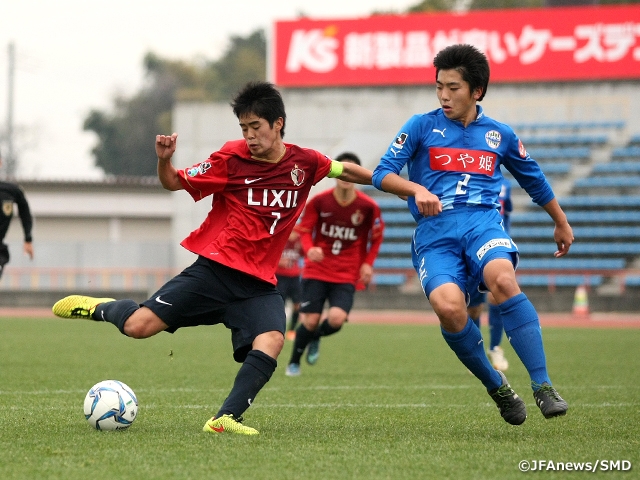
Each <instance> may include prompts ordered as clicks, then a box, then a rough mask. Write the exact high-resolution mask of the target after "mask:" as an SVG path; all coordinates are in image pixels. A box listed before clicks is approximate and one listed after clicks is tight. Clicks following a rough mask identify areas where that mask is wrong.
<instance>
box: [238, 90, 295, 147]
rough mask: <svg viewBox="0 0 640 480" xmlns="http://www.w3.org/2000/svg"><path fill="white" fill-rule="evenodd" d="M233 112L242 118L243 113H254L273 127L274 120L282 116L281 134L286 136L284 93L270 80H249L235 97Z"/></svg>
mask: <svg viewBox="0 0 640 480" xmlns="http://www.w3.org/2000/svg"><path fill="white" fill-rule="evenodd" d="M231 107H232V108H233V113H234V114H235V116H236V117H237V118H238V119H240V117H241V116H243V115H249V114H252V113H253V114H254V115H257V116H258V117H260V118H264V119H265V120H266V121H267V122H269V126H270V127H273V122H275V121H276V120H278V118H280V117H282V128H281V129H280V135H281V136H282V137H283V138H284V126H285V123H286V120H287V114H286V113H285V111H284V102H283V101H282V95H280V92H279V91H278V90H277V89H276V87H275V85H273V84H272V83H269V82H249V83H247V84H246V85H245V86H244V87H243V88H242V89H241V90H240V91H239V92H238V93H237V94H236V96H235V97H234V98H233V100H232V102H231Z"/></svg>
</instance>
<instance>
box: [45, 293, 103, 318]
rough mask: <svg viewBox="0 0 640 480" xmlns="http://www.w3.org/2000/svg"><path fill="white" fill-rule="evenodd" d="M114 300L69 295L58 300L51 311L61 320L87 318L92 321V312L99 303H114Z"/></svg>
mask: <svg viewBox="0 0 640 480" xmlns="http://www.w3.org/2000/svg"><path fill="white" fill-rule="evenodd" d="M114 301H115V299H114V298H95V297H85V296H84V295H69V296H68V297H64V298H63V299H62V300H58V301H57V302H56V303H55V304H54V305H53V308H52V309H51V310H52V311H53V314H54V315H57V316H58V317H62V318H87V319H89V320H93V317H92V315H93V312H95V311H96V307H97V306H98V305H100V304H101V303H105V302H114Z"/></svg>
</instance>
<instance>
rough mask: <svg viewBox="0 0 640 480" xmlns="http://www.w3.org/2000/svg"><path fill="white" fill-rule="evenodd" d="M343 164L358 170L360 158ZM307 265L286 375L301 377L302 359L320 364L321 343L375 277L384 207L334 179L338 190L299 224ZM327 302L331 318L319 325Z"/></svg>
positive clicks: (345, 158) (314, 202) (313, 204)
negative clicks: (304, 354) (303, 357)
mask: <svg viewBox="0 0 640 480" xmlns="http://www.w3.org/2000/svg"><path fill="white" fill-rule="evenodd" d="M336 160H337V161H340V162H342V163H344V164H348V163H352V164H356V165H360V159H359V158H358V156H357V155H355V154H354V153H350V152H345V153H342V154H340V155H338V156H337V157H336ZM296 231H297V232H298V233H300V240H301V242H302V248H303V249H304V252H305V262H304V267H303V270H302V303H301V306H300V312H301V315H300V319H301V324H300V326H299V327H298V328H297V330H296V338H295V343H294V346H293V351H292V353H291V358H290V359H289V365H287V370H286V372H285V373H286V375H287V376H290V377H294V376H297V375H300V358H301V357H302V355H303V353H304V351H305V349H307V363H308V364H309V365H315V363H316V362H317V361H318V356H319V348H320V338H321V337H326V336H329V335H333V334H334V333H337V332H338V331H339V330H340V329H341V328H342V325H343V324H344V322H346V321H347V317H348V315H349V312H350V311H351V307H352V306H353V299H354V294H355V291H356V289H364V288H365V287H366V285H368V284H369V282H370V281H371V278H372V276H373V263H374V261H375V259H376V257H377V255H378V251H379V250H380V245H381V243H382V236H383V232H384V223H383V222H382V217H381V215H380V207H378V204H377V203H376V202H375V201H374V200H373V199H372V198H370V197H369V196H367V195H365V194H364V193H362V192H360V191H358V190H356V188H355V185H354V184H353V183H348V182H343V181H342V180H340V179H338V180H336V186H335V188H332V189H330V190H326V191H324V192H322V193H319V194H317V195H316V196H315V197H313V198H312V199H311V200H309V202H308V203H307V206H306V208H305V210H304V213H303V214H302V217H301V220H300V224H299V225H297V226H296ZM325 303H328V305H329V311H328V313H327V317H326V318H325V319H323V320H322V321H320V319H321V316H322V312H323V310H324V306H325Z"/></svg>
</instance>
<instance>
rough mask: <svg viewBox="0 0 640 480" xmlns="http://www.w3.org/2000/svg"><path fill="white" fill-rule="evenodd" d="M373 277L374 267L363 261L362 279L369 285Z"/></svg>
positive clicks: (361, 268)
mask: <svg viewBox="0 0 640 480" xmlns="http://www.w3.org/2000/svg"><path fill="white" fill-rule="evenodd" d="M372 278H373V267H372V266H371V265H369V264H368V263H363V264H362V265H361V266H360V281H361V282H362V283H364V284H365V285H369V283H371V279H372Z"/></svg>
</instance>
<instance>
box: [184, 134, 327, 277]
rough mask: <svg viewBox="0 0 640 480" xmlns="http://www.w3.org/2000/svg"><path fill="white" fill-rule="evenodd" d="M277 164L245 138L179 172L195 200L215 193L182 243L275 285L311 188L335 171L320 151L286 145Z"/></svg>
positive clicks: (195, 251) (193, 250)
mask: <svg viewBox="0 0 640 480" xmlns="http://www.w3.org/2000/svg"><path fill="white" fill-rule="evenodd" d="M285 146H286V148H287V151H286V153H285V155H284V157H283V158H282V159H281V160H280V161H279V162H277V163H276V162H270V161H265V160H254V159H252V158H251V153H250V151H249V148H248V147H247V144H246V142H245V141H244V140H235V141H231V142H227V143H226V144H225V145H224V146H223V147H222V148H221V149H220V150H219V151H217V152H215V153H212V154H211V156H210V157H209V158H208V159H207V160H205V161H204V162H201V163H197V164H195V165H194V166H192V167H190V168H185V169H182V170H179V171H178V175H179V177H180V181H181V182H182V185H183V186H184V188H185V190H187V192H189V194H190V195H191V196H192V197H193V199H194V200H196V201H198V200H201V199H203V198H205V197H207V196H208V195H211V194H213V200H212V207H211V210H210V211H209V214H208V215H207V218H206V219H205V220H204V222H202V225H200V227H199V228H197V229H196V230H194V231H193V232H191V234H190V235H189V236H188V237H187V238H185V239H184V240H183V241H182V243H181V245H182V246H183V247H185V248H186V249H187V250H189V251H191V252H193V253H196V254H198V255H202V256H203V257H207V258H209V259H211V260H214V261H216V262H218V263H221V264H223V265H226V266H228V267H231V268H234V269H236V270H240V271H242V272H245V273H247V274H249V275H253V276H255V277H257V278H260V279H262V280H264V281H267V282H269V283H272V284H274V285H275V284H276V277H275V271H276V268H277V266H278V261H279V260H280V255H281V253H282V250H283V249H284V246H285V244H286V243H287V239H288V238H289V234H290V233H291V231H292V230H293V227H294V226H295V224H296V220H297V219H298V217H299V216H300V213H301V212H302V209H303V208H304V204H305V202H306V200H307V197H308V196H309V190H310V189H311V187H312V186H313V185H314V184H316V183H317V182H319V181H320V180H321V179H323V178H324V177H325V176H327V174H328V173H329V170H330V169H331V160H330V159H329V158H327V157H326V156H324V155H322V154H321V153H319V152H317V151H315V150H310V149H305V148H301V147H298V146H296V145H292V144H288V143H287V144H285Z"/></svg>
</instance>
